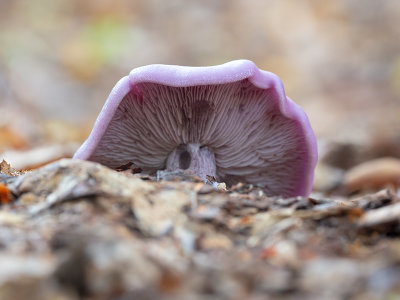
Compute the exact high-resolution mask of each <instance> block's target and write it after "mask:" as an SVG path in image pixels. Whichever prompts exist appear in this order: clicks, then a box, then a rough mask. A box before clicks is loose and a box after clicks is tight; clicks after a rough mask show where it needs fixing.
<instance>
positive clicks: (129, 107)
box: [88, 79, 308, 195]
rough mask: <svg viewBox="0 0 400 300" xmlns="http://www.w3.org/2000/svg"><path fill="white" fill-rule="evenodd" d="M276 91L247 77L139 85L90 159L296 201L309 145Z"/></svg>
mask: <svg viewBox="0 0 400 300" xmlns="http://www.w3.org/2000/svg"><path fill="white" fill-rule="evenodd" d="M276 93H277V92H276V90H275V89H273V88H270V89H262V88H258V87H256V86H254V85H253V84H252V83H251V82H250V81H249V80H248V79H243V80H240V81H236V82H231V83H223V84H214V85H194V86H183V87H182V86H179V87H175V86H168V85H163V84H159V83H152V82H139V83H137V84H136V85H135V86H134V88H132V89H131V90H130V91H129V92H128V93H127V94H126V95H125V97H124V98H123V99H122V100H121V102H120V103H119V106H118V107H117V109H116V111H115V114H114V115H113V117H112V119H111V121H110V123H109V124H108V126H107V128H106V130H105V132H104V135H103V136H102V138H101V140H100V141H99V143H98V144H97V146H96V148H95V149H94V151H93V153H91V155H90V157H88V159H89V160H92V161H96V162H100V163H102V164H104V165H106V166H109V167H111V168H117V167H118V166H121V165H124V164H126V163H128V162H132V163H133V164H134V165H135V166H137V167H140V168H141V169H143V170H147V171H149V172H153V171H154V172H155V171H156V170H162V169H166V168H167V169H169V170H171V169H175V168H177V169H193V170H194V171H195V172H196V173H198V175H200V176H202V177H204V176H205V175H211V176H215V177H216V178H217V179H218V180H220V181H225V182H227V183H228V184H234V183H236V182H238V181H245V182H249V183H255V184H259V185H261V186H262V187H263V188H264V190H265V191H266V193H267V194H268V195H277V194H281V195H293V194H294V193H296V192H295V191H296V189H298V180H299V174H301V173H302V172H304V171H303V168H304V162H303V160H304V158H305V157H307V151H308V146H307V145H306V141H305V139H304V134H303V133H302V132H301V125H300V124H299V121H298V120H296V119H291V118H288V117H286V116H285V115H283V114H282V113H281V111H280V107H279V100H278V99H279V97H278V95H277V94H276ZM199 164H200V167H199ZM213 172H214V173H213ZM208 173H211V174H208Z"/></svg>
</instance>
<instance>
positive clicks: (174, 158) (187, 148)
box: [166, 143, 217, 180]
mask: <svg viewBox="0 0 400 300" xmlns="http://www.w3.org/2000/svg"><path fill="white" fill-rule="evenodd" d="M166 170H167V171H175V170H191V171H193V172H194V173H195V174H196V175H198V176H200V177H201V178H202V179H204V180H207V177H206V176H212V177H214V178H216V176H217V169H216V165H215V156H214V153H213V152H212V151H211V150H210V148H208V147H206V146H202V145H200V144H195V143H193V144H192V143H190V144H182V145H179V146H178V147H177V148H176V149H174V150H173V151H172V152H171V153H170V155H169V156H168V158H167V166H166Z"/></svg>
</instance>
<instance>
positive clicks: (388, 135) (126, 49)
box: [0, 0, 400, 167]
mask: <svg viewBox="0 0 400 300" xmlns="http://www.w3.org/2000/svg"><path fill="white" fill-rule="evenodd" d="M399 28H400V1H398V0H381V1H376V0H335V1H320V0H237V1H231V0H220V1H216V0H202V1H194V0H186V1H184V0H168V1H165V0H143V1H132V0H113V1H106V0H68V1H67V0H35V1H32V0H12V1H11V0H0V152H4V151H5V154H3V157H6V158H7V159H8V160H10V162H11V163H12V164H14V165H15V166H16V167H27V165H28V166H32V165H34V162H32V161H30V162H28V163H27V162H23V163H20V160H21V159H22V158H21V157H23V158H24V159H26V157H28V154H27V153H26V152H25V154H24V156H21V155H20V156H18V155H17V154H16V156H13V155H14V154H15V150H18V151H22V153H24V152H23V151H29V150H30V149H37V147H49V145H53V146H54V145H61V146H62V147H61V148H57V149H58V150H54V149H53V148H52V149H53V150H54V151H56V152H57V151H59V152H58V155H67V156H68V155H70V154H71V153H73V151H74V149H75V147H76V146H77V145H78V144H79V143H81V142H82V141H83V140H84V139H85V138H86V137H87V135H88V134H89V132H90V129H91V126H92V125H93V122H94V120H95V118H96V117H97V114H98V113H99V111H100V109H101V107H102V105H103V104H104V102H105V100H106V98H107V96H108V94H109V92H110V90H111V88H112V87H113V86H114V84H115V83H116V82H117V81H118V79H119V78H121V77H122V76H124V75H126V74H127V73H128V72H129V71H130V70H131V69H132V68H135V67H138V66H141V65H146V64H152V63H165V64H179V65H194V66H199V65H214V64H220V63H224V62H227V61H230V60H233V59H240V58H246V59H250V60H253V61H254V62H255V63H256V64H257V65H258V66H259V67H260V68H262V69H265V70H269V71H272V72H274V73H276V74H277V75H278V76H280V77H281V79H282V81H283V82H284V85H285V88H286V92H287V95H288V96H290V97H291V98H292V99H294V101H295V102H297V103H298V104H300V105H301V106H302V107H303V108H304V110H305V111H306V112H307V114H308V116H309V118H310V120H311V123H312V126H313V128H314V130H315V132H316V134H317V137H318V140H319V145H320V151H321V153H322V154H323V152H324V151H325V150H324V149H326V148H327V146H326V145H330V144H332V143H340V144H341V145H356V146H357V147H358V149H375V150H374V151H375V152H373V154H371V155H372V156H385V155H391V156H400V146H399V144H400V30H399ZM67 145H68V147H67ZM374 147H375V148H374ZM328 148H329V147H328ZM40 149H48V148H40ZM60 149H63V150H60ZM66 149H67V150H66ZM376 149H378V150H376ZM43 151H44V150H43ZM43 151H42V150H41V151H39V152H36V156H37V155H39V156H40V155H44V154H43V153H44V152H43ZM65 151H66V152H65ZM20 153H21V152H20ZM345 154H346V153H345ZM53 156H54V155H53ZM55 156H57V155H55ZM49 157H50V158H51V157H52V156H51V155H50V156H49ZM49 157H46V159H50V158H49ZM22 160H23V159H22ZM345 167H348V166H345Z"/></svg>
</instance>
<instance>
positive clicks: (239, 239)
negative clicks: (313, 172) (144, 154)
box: [0, 159, 400, 299]
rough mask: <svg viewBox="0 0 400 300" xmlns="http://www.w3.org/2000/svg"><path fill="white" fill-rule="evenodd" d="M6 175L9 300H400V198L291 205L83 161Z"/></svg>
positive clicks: (1, 290)
mask: <svg viewBox="0 0 400 300" xmlns="http://www.w3.org/2000/svg"><path fill="white" fill-rule="evenodd" d="M0 171H1V173H0V174H1V176H2V177H1V178H2V181H1V182H2V183H1V186H0V188H3V187H4V188H5V189H6V191H8V192H9V195H10V198H9V199H8V201H3V200H2V206H1V210H0V247H1V251H0V262H1V265H2V268H1V271H0V299H26V297H28V296H27V295H29V298H30V299H55V298H57V299H177V298H179V299H268V297H269V298H280V299H326V298H330V299H345V298H346V299H382V297H384V296H387V295H394V296H399V295H400V294H399V293H400V281H399V279H398V278H400V277H399V275H400V267H399V265H400V241H399V239H398V237H399V235H400V206H399V205H400V201H399V197H398V193H397V191H396V190H395V189H394V188H387V189H382V190H380V191H376V192H374V193H366V194H357V195H354V196H352V195H345V194H343V193H337V194H336V195H335V194H334V193H333V194H331V195H329V194H326V193H325V194H324V193H316V194H313V195H312V196H311V197H309V198H306V197H295V198H287V199H284V198H281V197H267V196H266V195H265V194H264V192H263V191H262V190H261V189H260V188H258V187H257V186H254V185H248V184H243V183H240V184H237V185H236V186H233V187H230V188H226V187H225V186H223V185H222V186H219V187H218V186H217V185H211V184H204V183H203V182H202V181H201V180H199V178H197V177H195V176H192V177H191V176H190V174H172V175H171V174H164V175H163V176H164V177H163V179H162V180H157V176H154V177H153V176H150V175H146V174H142V173H140V171H138V170H136V171H134V170H131V169H130V168H122V169H121V170H120V172H116V171H113V170H111V169H108V168H106V167H104V166H101V165H99V164H96V163H92V162H85V161H79V160H70V159H63V160H59V161H56V162H53V163H51V164H48V165H46V166H44V167H41V168H39V169H36V170H33V171H30V172H26V173H24V174H21V173H18V172H17V171H15V170H13V169H12V168H11V167H10V166H9V165H7V164H6V163H5V162H3V163H2V164H1V169H0ZM159 177H160V176H159ZM4 178H7V179H4ZM10 178H11V179H12V180H10ZM159 179H160V178H159ZM0 192H1V191H0ZM1 193H3V192H1ZM3 195H4V193H3V194H1V196H2V197H3ZM7 197H8V196H7ZM1 199H3V198H1ZM366 297H368V298H366Z"/></svg>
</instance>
